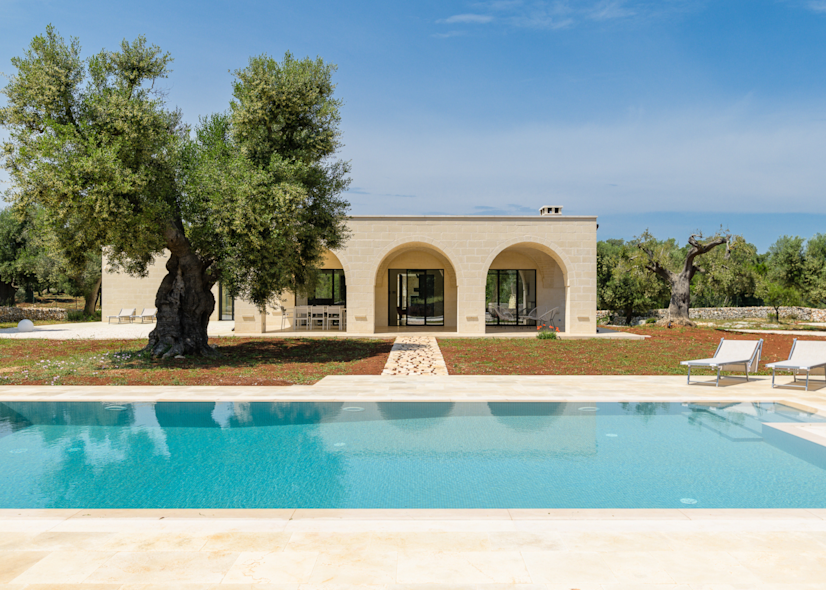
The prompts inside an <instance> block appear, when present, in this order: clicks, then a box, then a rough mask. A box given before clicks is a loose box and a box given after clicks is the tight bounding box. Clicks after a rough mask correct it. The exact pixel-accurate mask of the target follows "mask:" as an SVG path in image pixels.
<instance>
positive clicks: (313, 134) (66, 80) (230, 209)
mask: <svg viewBox="0 0 826 590" xmlns="http://www.w3.org/2000/svg"><path fill="white" fill-rule="evenodd" d="M171 62H172V58H171V57H170V56H169V54H167V53H164V52H162V51H161V49H160V48H158V47H156V46H153V45H149V44H147V42H146V40H145V39H144V38H143V37H139V38H138V39H136V40H135V41H133V42H128V41H124V42H123V43H122V44H121V46H120V48H119V49H118V50H116V51H106V50H104V51H101V52H99V53H97V54H96V55H93V56H91V57H89V58H86V59H82V58H81V55H80V45H79V42H78V40H77V39H71V40H70V42H69V43H66V42H65V41H64V39H63V38H62V37H60V35H58V34H57V32H56V31H55V30H54V29H53V28H52V27H48V28H47V30H46V34H45V35H43V36H38V37H35V38H34V39H33V40H32V42H31V45H30V47H29V49H28V50H27V51H26V52H25V54H24V55H23V56H21V57H17V58H14V59H13V60H12V65H13V66H14V67H15V68H16V69H17V72H16V74H14V75H13V76H11V78H10V79H9V83H8V84H7V85H6V87H5V88H4V89H3V93H4V94H5V95H6V97H7V105H6V106H5V107H3V108H1V109H0V124H2V125H4V126H5V127H6V128H7V129H8V131H9V134H10V140H9V141H7V142H5V143H4V145H3V154H2V156H3V165H4V167H5V168H6V169H7V170H8V171H9V174H10V176H11V180H12V187H11V189H10V190H8V191H7V199H8V200H10V201H11V202H13V203H14V204H15V205H16V206H18V207H23V208H25V207H28V206H30V205H31V206H33V205H39V206H41V207H43V209H44V210H45V211H46V212H47V216H48V219H49V222H50V224H51V225H52V229H53V231H54V232H55V235H56V236H58V238H59V240H60V244H61V246H62V247H63V248H64V249H65V250H66V252H67V253H69V254H72V253H74V255H75V256H76V258H77V259H78V261H80V260H82V259H83V258H84V257H85V253H86V252H88V251H91V250H95V249H98V250H99V249H101V248H105V249H106V252H107V255H108V259H109V261H110V263H111V264H112V266H113V267H114V268H116V269H121V270H124V271H126V272H129V273H130V274H133V275H136V276H141V275H145V274H146V272H147V267H148V266H149V265H150V264H151V263H152V261H153V260H154V259H155V258H156V257H157V256H159V255H161V254H162V253H163V252H164V250H166V251H168V252H169V254H170V258H169V261H168V262H167V265H166V268H167V271H168V274H167V275H166V277H165V278H164V280H163V282H162V284H161V286H160V288H159V290H158V293H157V296H156V301H155V304H156V307H157V308H158V316H157V317H158V323H157V326H156V328H155V329H154V330H153V332H152V333H151V334H150V337H149V343H148V346H147V349H148V350H150V351H151V352H152V353H153V354H154V355H164V356H172V355H177V354H210V353H211V349H210V348H209V346H208V344H207V324H208V321H209V316H210V315H211V313H212V311H213V309H214V307H215V300H214V297H213V296H212V294H211V288H212V287H213V285H214V284H215V283H216V282H218V281H223V282H225V283H226V284H227V285H228V286H229V288H230V291H231V292H232V293H233V294H238V295H240V296H242V297H246V298H247V299H248V300H250V301H252V302H254V303H255V304H257V305H264V304H265V303H266V302H267V301H268V300H270V299H271V298H273V297H275V296H277V295H279V294H280V293H281V292H283V291H284V290H285V289H288V288H289V289H296V288H301V287H302V286H303V285H304V284H305V283H306V282H307V281H309V280H311V278H312V275H313V270H314V268H315V267H317V265H318V264H319V262H320V260H321V255H322V253H323V251H324V249H325V248H335V247H338V246H340V245H341V244H342V243H343V240H344V239H345V238H346V228H345V225H344V223H345V219H346V217H345V215H346V210H347V206H348V205H347V203H346V202H345V201H344V200H342V199H341V198H340V194H341V192H342V191H343V190H345V189H346V187H347V183H348V180H347V178H346V174H347V172H348V171H349V167H348V164H347V163H345V162H340V161H336V160H334V159H333V156H334V155H335V153H336V151H337V150H338V148H339V147H340V142H339V137H340V132H339V130H338V123H339V115H338V108H339V106H340V103H339V101H338V100H336V99H335V98H333V91H334V88H335V86H334V85H333V84H332V82H331V77H332V74H333V72H334V71H335V67H334V66H332V65H328V64H325V63H324V62H323V61H322V60H321V59H316V60H310V59H303V60H297V59H294V58H293V57H292V56H291V55H290V54H287V55H286V56H285V57H284V60H283V61H282V62H277V61H275V60H274V59H272V58H270V57H268V56H260V57H255V58H252V59H251V60H250V63H249V65H248V66H247V67H246V68H244V69H242V70H238V71H237V72H235V83H234V87H233V95H234V100H233V101H232V103H231V105H230V110H229V112H228V113H225V114H218V115H212V116H209V117H205V118H203V119H202V120H201V123H200V125H199V126H198V128H197V129H196V130H195V133H194V138H190V133H189V130H188V129H187V128H186V126H184V125H183V124H182V117H181V114H180V113H179V112H178V111H176V110H173V109H169V108H168V107H167V106H166V104H165V101H164V98H165V97H164V95H163V93H162V92H161V91H160V89H159V87H158V86H159V82H160V81H161V80H162V79H163V78H166V77H167V76H168V75H169V74H170V69H169V66H170V64H171Z"/></svg>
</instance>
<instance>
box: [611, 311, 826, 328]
mask: <svg viewBox="0 0 826 590" xmlns="http://www.w3.org/2000/svg"><path fill="white" fill-rule="evenodd" d="M688 316H689V317H690V318H691V319H693V320H743V319H750V318H768V317H769V316H774V308H773V307H693V308H691V309H690V310H689V312H688ZM597 317H598V318H599V319H603V318H609V321H610V322H611V323H612V324H613V325H616V326H624V325H625V318H624V317H621V316H618V315H616V314H615V313H614V312H613V311H610V310H599V311H597ZM666 317H668V310H667V309H655V310H652V311H651V313H649V314H648V315H645V316H636V317H633V318H632V319H631V323H632V324H635V323H637V322H638V321H640V320H646V319H648V318H657V319H662V318H666ZM780 317H781V318H797V319H799V320H805V321H809V322H826V309H818V308H815V307H796V306H795V307H781V308H780Z"/></svg>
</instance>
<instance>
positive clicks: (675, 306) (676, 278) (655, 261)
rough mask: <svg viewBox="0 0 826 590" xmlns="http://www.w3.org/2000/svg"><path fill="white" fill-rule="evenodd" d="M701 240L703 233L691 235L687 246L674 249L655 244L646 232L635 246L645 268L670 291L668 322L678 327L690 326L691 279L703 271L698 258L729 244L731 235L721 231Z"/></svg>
mask: <svg viewBox="0 0 826 590" xmlns="http://www.w3.org/2000/svg"><path fill="white" fill-rule="evenodd" d="M701 240H703V236H702V234H695V235H692V236H690V237H689V238H688V246H687V247H686V248H685V249H681V250H676V249H675V248H673V247H671V248H669V247H667V246H665V245H663V243H661V242H658V241H657V240H656V239H655V238H654V237H653V236H652V235H651V234H650V233H649V232H648V231H646V232H644V233H643V235H642V236H640V237H639V238H638V239H637V247H638V248H639V249H640V250H641V251H642V252H643V253H644V254H645V256H646V260H645V268H647V269H648V270H649V271H650V272H652V273H654V274H655V275H656V276H658V277H660V279H662V280H663V281H665V283H666V284H667V285H668V286H669V288H670V290H671V300H670V302H669V305H668V320H670V321H671V322H673V323H675V324H677V325H686V326H691V325H693V323H692V322H691V320H690V319H689V310H690V309H691V280H692V279H693V278H694V275H695V274H697V273H698V272H700V273H705V272H706V270H705V269H704V268H703V267H701V266H698V264H697V259H698V257H700V256H702V255H704V254H707V253H708V252H710V251H712V250H713V249H714V248H716V247H717V246H722V245H723V244H729V242H730V240H731V236H730V235H729V234H728V232H725V233H724V232H722V231H721V232H718V233H717V234H715V235H714V236H712V237H711V238H708V239H706V240H705V241H701ZM727 256H728V253H727Z"/></svg>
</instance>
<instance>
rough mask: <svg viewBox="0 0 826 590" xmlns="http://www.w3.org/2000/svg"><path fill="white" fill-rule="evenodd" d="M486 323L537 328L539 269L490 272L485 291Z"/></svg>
mask: <svg viewBox="0 0 826 590" xmlns="http://www.w3.org/2000/svg"><path fill="white" fill-rule="evenodd" d="M485 302H486V305H485V309H486V313H485V322H486V323H487V325H489V326H533V325H536V321H535V320H532V319H528V318H527V316H528V314H530V313H531V311H533V310H534V308H536V271H535V270H489V271H488V281H487V286H486V288H485Z"/></svg>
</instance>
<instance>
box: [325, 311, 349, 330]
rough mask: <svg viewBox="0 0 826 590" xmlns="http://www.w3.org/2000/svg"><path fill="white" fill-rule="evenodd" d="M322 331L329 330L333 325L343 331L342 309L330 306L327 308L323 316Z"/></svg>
mask: <svg viewBox="0 0 826 590" xmlns="http://www.w3.org/2000/svg"><path fill="white" fill-rule="evenodd" d="M324 319H325V322H324V329H325V330H329V329H330V328H331V327H332V326H333V325H336V326H337V327H338V329H339V330H343V329H344V308H343V307H341V306H339V305H331V306H330V307H328V308H327V314H326V316H325V318H324Z"/></svg>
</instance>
